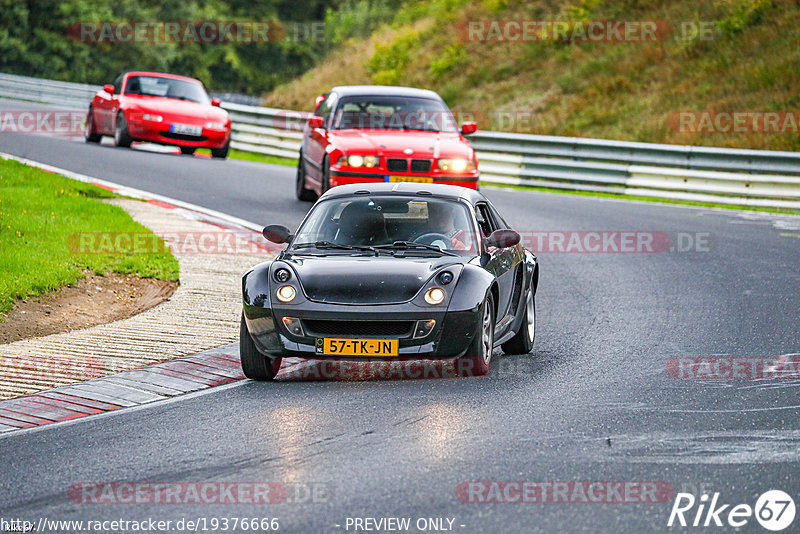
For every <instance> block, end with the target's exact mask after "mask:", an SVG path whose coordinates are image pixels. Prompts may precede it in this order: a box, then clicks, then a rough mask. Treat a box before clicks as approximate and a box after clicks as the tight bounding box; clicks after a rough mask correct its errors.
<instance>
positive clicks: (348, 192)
mask: <svg viewBox="0 0 800 534" xmlns="http://www.w3.org/2000/svg"><path fill="white" fill-rule="evenodd" d="M359 192H362V193H360V194H392V193H396V194H398V195H420V196H422V197H423V198H424V197H425V196H428V195H430V196H434V197H437V198H448V199H451V200H458V199H464V200H466V201H468V202H469V203H471V204H474V203H476V202H478V201H481V200H486V198H485V197H484V196H483V195H482V194H480V193H479V192H478V191H476V190H474V189H469V188H466V187H461V186H458V185H445V184H418V183H413V182H378V183H365V184H349V185H340V186H337V187H334V188H333V189H329V190H328V191H327V192H326V193H325V194H324V195H322V197H321V198H320V199H329V198H341V197H351V196H358V193H359Z"/></svg>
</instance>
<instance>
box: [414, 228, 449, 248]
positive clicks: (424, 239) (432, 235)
mask: <svg viewBox="0 0 800 534" xmlns="http://www.w3.org/2000/svg"><path fill="white" fill-rule="evenodd" d="M414 242H415V243H422V244H423V245H436V246H437V247H439V248H441V249H450V248H453V240H452V239H450V238H449V237H447V236H446V235H444V234H440V233H438V232H428V233H427V234H422V235H418V236H417V237H415V238H414Z"/></svg>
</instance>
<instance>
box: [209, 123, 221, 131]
mask: <svg viewBox="0 0 800 534" xmlns="http://www.w3.org/2000/svg"><path fill="white" fill-rule="evenodd" d="M206 128H208V129H210V130H224V129H225V124H224V123H221V122H207V123H206Z"/></svg>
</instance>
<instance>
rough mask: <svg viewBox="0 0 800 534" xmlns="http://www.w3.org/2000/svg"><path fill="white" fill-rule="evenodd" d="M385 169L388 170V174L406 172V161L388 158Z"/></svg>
mask: <svg viewBox="0 0 800 534" xmlns="http://www.w3.org/2000/svg"><path fill="white" fill-rule="evenodd" d="M386 167H387V168H388V169H389V172H408V160H407V159H399V158H389V159H387V160H386Z"/></svg>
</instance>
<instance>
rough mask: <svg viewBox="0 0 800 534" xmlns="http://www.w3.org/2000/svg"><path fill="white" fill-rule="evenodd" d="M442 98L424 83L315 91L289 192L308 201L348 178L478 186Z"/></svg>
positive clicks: (472, 159) (469, 151)
mask: <svg viewBox="0 0 800 534" xmlns="http://www.w3.org/2000/svg"><path fill="white" fill-rule="evenodd" d="M476 129H477V125H476V124H475V123H474V122H465V123H464V124H462V125H461V128H458V125H457V123H456V121H455V119H454V118H453V115H452V113H450V110H449V109H448V107H447V105H446V104H445V103H444V101H443V100H442V98H441V97H440V96H439V95H437V94H436V93H434V92H433V91H428V90H425V89H412V88H409V87H387V86H373V85H366V86H342V87H334V88H333V89H331V90H330V92H328V93H326V94H324V95H320V96H319V97H317V104H316V109H315V111H314V115H313V116H312V117H309V119H308V124H307V125H306V128H305V132H304V134H303V142H302V146H301V148H300V158H299V161H298V165H297V181H296V191H295V192H296V194H297V198H298V199H300V200H314V199H315V198H317V197H318V196H319V195H322V194H323V193H324V192H325V191H327V190H328V189H330V188H331V187H335V186H337V185H344V184H354V183H374V182H421V183H433V182H435V183H439V184H450V185H460V186H464V187H469V188H471V189H478V177H479V172H478V158H477V157H476V156H475V151H474V150H473V148H472V146H471V145H470V144H469V141H467V140H466V139H465V138H464V135H467V134H471V133H474V132H475V130H476Z"/></svg>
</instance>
